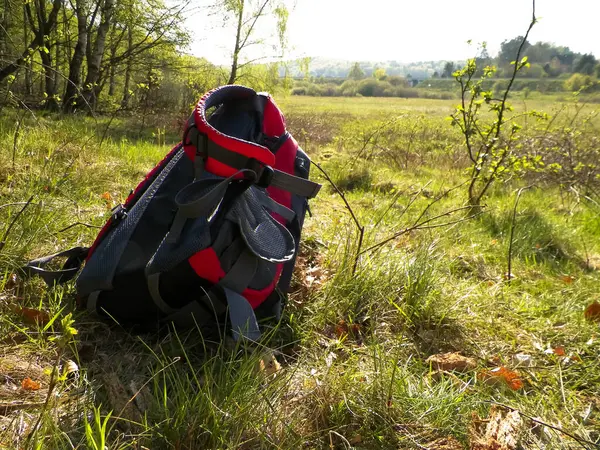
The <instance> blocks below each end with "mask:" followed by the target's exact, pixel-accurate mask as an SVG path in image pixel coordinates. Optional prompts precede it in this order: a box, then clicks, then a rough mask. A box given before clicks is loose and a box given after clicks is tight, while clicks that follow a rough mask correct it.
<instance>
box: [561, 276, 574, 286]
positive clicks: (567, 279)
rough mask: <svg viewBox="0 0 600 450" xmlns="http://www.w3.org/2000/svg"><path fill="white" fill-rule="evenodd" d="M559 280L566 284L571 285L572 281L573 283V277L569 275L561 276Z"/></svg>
mask: <svg viewBox="0 0 600 450" xmlns="http://www.w3.org/2000/svg"><path fill="white" fill-rule="evenodd" d="M560 279H561V280H562V282H563V283H566V284H571V283H572V282H573V281H575V277H574V276H571V275H563V276H562V277H560Z"/></svg>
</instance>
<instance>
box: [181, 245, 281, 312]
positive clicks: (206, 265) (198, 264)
mask: <svg viewBox="0 0 600 450" xmlns="http://www.w3.org/2000/svg"><path fill="white" fill-rule="evenodd" d="M188 262H189V263H190V266H192V269H194V272H196V275H198V276H199V277H200V278H204V279H205V280H208V281H210V282H211V283H213V284H217V283H218V282H219V281H221V279H222V278H223V277H225V272H224V271H223V269H222V268H221V263H220V261H219V257H218V256H217V254H216V252H215V250H214V249H213V248H212V247H209V248H206V249H204V250H201V251H199V252H198V253H196V254H195V255H193V256H191V257H190V258H188ZM282 270H283V264H277V269H276V271H275V276H274V277H273V281H272V282H271V283H270V284H269V285H268V286H266V287H265V288H263V289H260V290H257V289H250V288H247V289H245V290H244V291H243V292H242V296H244V297H245V298H246V300H248V303H250V306H252V309H256V308H257V307H258V306H259V305H260V304H261V303H262V302H264V301H265V300H266V299H267V297H268V296H269V295H271V292H273V289H275V286H276V285H277V282H278V281H279V277H280V276H281V271H282Z"/></svg>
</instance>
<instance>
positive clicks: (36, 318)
mask: <svg viewBox="0 0 600 450" xmlns="http://www.w3.org/2000/svg"><path fill="white" fill-rule="evenodd" d="M13 311H14V312H15V313H16V314H18V315H19V316H21V317H22V318H23V321H24V322H25V323H30V324H37V325H40V326H44V325H46V324H48V322H50V316H49V315H48V313H47V312H46V311H42V310H39V309H33V308H20V307H18V306H16V307H14V308H13Z"/></svg>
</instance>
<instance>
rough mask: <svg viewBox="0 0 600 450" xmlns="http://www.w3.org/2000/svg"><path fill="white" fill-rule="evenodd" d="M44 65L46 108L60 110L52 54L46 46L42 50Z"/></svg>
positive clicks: (41, 55)
mask: <svg viewBox="0 0 600 450" xmlns="http://www.w3.org/2000/svg"><path fill="white" fill-rule="evenodd" d="M40 57H41V59H42V67H43V68H44V93H45V95H46V106H45V108H46V109H48V110H50V111H57V110H58V101H57V100H56V85H55V83H54V81H55V78H54V70H52V54H51V53H50V50H48V49H47V48H46V47H44V50H40Z"/></svg>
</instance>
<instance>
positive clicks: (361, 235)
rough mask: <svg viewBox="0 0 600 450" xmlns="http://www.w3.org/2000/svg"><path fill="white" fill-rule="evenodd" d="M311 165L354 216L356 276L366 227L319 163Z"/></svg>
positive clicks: (353, 269) (353, 270) (353, 272)
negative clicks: (356, 239)
mask: <svg viewBox="0 0 600 450" xmlns="http://www.w3.org/2000/svg"><path fill="white" fill-rule="evenodd" d="M311 163H312V164H313V165H314V166H315V167H316V168H317V169H319V171H320V172H321V173H322V174H323V176H324V177H325V179H326V180H327V181H328V182H329V183H330V184H331V186H333V189H335V191H336V192H337V193H338V195H339V196H340V197H341V198H342V200H343V202H344V204H345V205H346V209H347V210H348V211H349V212H350V215H351V216H352V220H353V221H354V223H355V225H356V228H357V229H358V248H357V249H356V258H355V259H354V265H353V267H352V275H354V274H355V273H356V268H357V266H358V259H359V257H360V255H361V254H362V253H363V252H361V247H362V244H363V239H364V236H365V227H364V226H363V225H361V223H360V222H359V220H358V218H357V217H356V214H354V211H353V210H352V207H351V206H350V203H348V200H347V199H346V196H345V195H344V193H343V192H342V191H341V190H340V189H339V188H338V187H337V185H336V184H335V183H334V182H333V180H332V179H331V177H330V176H329V175H328V174H327V172H325V170H324V169H323V168H322V167H321V166H320V165H319V164H318V163H316V162H314V161H311Z"/></svg>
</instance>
